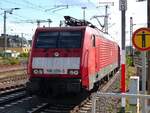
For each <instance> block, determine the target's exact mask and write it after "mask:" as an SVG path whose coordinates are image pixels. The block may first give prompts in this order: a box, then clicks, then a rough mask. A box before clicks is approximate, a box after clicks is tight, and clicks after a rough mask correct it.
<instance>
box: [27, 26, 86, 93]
mask: <svg viewBox="0 0 150 113" xmlns="http://www.w3.org/2000/svg"><path fill="white" fill-rule="evenodd" d="M83 32H84V31H83V30H81V29H77V28H73V29H71V28H68V27H65V28H61V27H58V28H38V29H37V30H36V33H35V35H34V37H33V45H32V50H31V55H30V61H29V62H30V63H29V66H28V72H29V75H30V77H29V78H30V80H29V82H28V83H27V86H28V89H30V90H32V92H33V91H39V90H43V88H44V90H49V89H51V90H52V91H65V90H66V91H67V92H79V91H80V89H81V56H82V42H83Z"/></svg>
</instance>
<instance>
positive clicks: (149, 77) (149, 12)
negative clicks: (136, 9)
mask: <svg viewBox="0 0 150 113" xmlns="http://www.w3.org/2000/svg"><path fill="white" fill-rule="evenodd" d="M147 27H148V28H150V0H147ZM147 86H148V91H147V92H148V95H150V51H148V74H147ZM148 105H149V106H150V99H149V100H148Z"/></svg>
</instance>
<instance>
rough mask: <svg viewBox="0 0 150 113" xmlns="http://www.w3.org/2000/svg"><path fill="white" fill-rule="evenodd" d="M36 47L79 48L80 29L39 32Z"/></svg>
mask: <svg viewBox="0 0 150 113" xmlns="http://www.w3.org/2000/svg"><path fill="white" fill-rule="evenodd" d="M35 47H36V48H80V47H81V31H60V32H58V31H56V32H54V31H51V32H40V33H39V34H38V37H37V41H36V44H35Z"/></svg>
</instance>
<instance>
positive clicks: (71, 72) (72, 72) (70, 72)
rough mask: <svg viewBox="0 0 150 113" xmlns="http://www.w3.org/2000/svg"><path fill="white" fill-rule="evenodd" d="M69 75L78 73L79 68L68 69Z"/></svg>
mask: <svg viewBox="0 0 150 113" xmlns="http://www.w3.org/2000/svg"><path fill="white" fill-rule="evenodd" d="M68 74H70V75H78V74H79V70H69V73H68Z"/></svg>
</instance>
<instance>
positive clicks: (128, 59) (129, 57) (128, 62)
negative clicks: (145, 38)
mask: <svg viewBox="0 0 150 113" xmlns="http://www.w3.org/2000/svg"><path fill="white" fill-rule="evenodd" d="M126 58H127V65H128V66H133V60H132V57H131V56H127V57H126Z"/></svg>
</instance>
